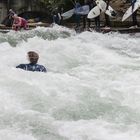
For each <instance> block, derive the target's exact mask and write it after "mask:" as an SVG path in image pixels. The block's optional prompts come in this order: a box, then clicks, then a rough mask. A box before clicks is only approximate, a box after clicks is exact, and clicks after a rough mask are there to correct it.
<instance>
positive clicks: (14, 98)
mask: <svg viewBox="0 0 140 140" xmlns="http://www.w3.org/2000/svg"><path fill="white" fill-rule="evenodd" d="M31 50H33V51H36V52H38V53H39V55H40V59H39V64H42V65H44V66H45V67H46V68H47V70H48V73H36V72H28V71H23V70H20V69H16V68H15V67H16V66H17V65H18V64H20V63H28V60H27V56H26V53H27V52H28V51H31ZM0 56H1V59H0V63H1V65H0V140H139V139H140V38H139V37H137V36H134V35H133V36H131V35H121V34H118V33H110V34H101V33H96V32H83V33H81V34H76V33H75V32H74V31H73V30H70V29H67V28H63V27H59V26H55V27H53V28H43V27H38V28H36V29H34V30H31V31H23V32H14V31H10V32H9V33H7V34H3V33H0Z"/></svg>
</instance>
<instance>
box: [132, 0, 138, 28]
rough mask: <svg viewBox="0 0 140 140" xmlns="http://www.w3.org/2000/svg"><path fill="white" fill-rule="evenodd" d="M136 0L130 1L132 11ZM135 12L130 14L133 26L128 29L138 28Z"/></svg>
mask: <svg viewBox="0 0 140 140" xmlns="http://www.w3.org/2000/svg"><path fill="white" fill-rule="evenodd" d="M136 1H137V0H131V5H132V10H133V9H134V5H135V2H136ZM137 11H138V10H136V11H135V12H134V13H133V14H132V21H133V25H132V26H131V27H130V28H137V27H138V22H137Z"/></svg>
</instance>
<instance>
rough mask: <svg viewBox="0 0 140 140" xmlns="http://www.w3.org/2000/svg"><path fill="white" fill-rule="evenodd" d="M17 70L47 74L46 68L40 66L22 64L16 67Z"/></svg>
mask: <svg viewBox="0 0 140 140" xmlns="http://www.w3.org/2000/svg"><path fill="white" fill-rule="evenodd" d="M16 68H20V69H23V70H26V71H33V72H35V71H36V72H47V70H46V68H45V67H44V66H42V65H38V64H32V63H30V64H20V65H18V66H16Z"/></svg>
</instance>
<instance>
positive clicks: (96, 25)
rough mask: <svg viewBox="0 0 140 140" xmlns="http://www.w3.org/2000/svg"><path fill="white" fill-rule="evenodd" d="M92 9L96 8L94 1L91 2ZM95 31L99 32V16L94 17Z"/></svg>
mask: <svg viewBox="0 0 140 140" xmlns="http://www.w3.org/2000/svg"><path fill="white" fill-rule="evenodd" d="M92 2H93V8H94V7H95V6H97V4H96V0H93V1H92ZM95 30H96V31H100V15H99V16H97V17H95Z"/></svg>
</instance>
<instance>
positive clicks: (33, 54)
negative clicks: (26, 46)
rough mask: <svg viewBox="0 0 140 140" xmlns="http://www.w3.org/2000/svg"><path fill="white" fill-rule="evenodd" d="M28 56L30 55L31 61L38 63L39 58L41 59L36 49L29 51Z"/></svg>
mask: <svg viewBox="0 0 140 140" xmlns="http://www.w3.org/2000/svg"><path fill="white" fill-rule="evenodd" d="M27 56H28V60H29V61H30V63H33V64H36V63H37V62H38V59H39V55H38V53H36V52H34V51H29V52H28V53H27Z"/></svg>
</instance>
